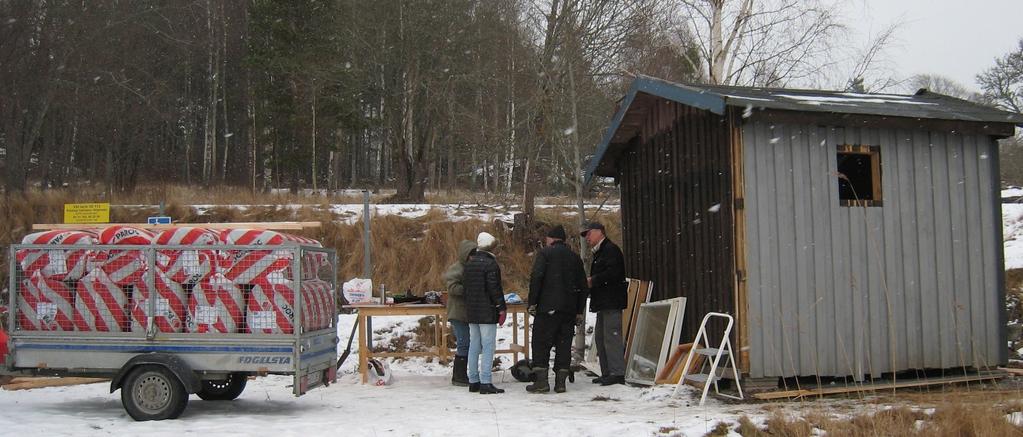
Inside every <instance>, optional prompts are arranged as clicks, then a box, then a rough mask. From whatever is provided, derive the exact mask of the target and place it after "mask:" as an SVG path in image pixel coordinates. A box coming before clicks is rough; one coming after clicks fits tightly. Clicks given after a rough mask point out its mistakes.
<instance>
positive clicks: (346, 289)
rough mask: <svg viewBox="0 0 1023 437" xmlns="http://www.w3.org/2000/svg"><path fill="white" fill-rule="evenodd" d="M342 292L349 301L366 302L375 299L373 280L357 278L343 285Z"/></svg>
mask: <svg viewBox="0 0 1023 437" xmlns="http://www.w3.org/2000/svg"><path fill="white" fill-rule="evenodd" d="M341 292H342V293H344V295H345V300H347V301H348V303H353V304H354V303H366V302H372V301H373V280H372V279H361V278H355V279H352V280H350V281H348V282H345V283H344V284H343V285H341Z"/></svg>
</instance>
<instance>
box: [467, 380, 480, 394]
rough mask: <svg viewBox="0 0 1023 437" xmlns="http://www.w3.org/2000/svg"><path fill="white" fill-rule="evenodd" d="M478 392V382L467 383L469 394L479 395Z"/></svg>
mask: <svg viewBox="0 0 1023 437" xmlns="http://www.w3.org/2000/svg"><path fill="white" fill-rule="evenodd" d="M479 391H480V383H478V382H470V383H469V393H479Z"/></svg>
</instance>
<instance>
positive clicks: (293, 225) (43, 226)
mask: <svg viewBox="0 0 1023 437" xmlns="http://www.w3.org/2000/svg"><path fill="white" fill-rule="evenodd" d="M321 225H322V223H320V222H239V223H172V224H169V225H150V224H146V223H93V224H73V223H36V224H33V225H32V230H33V231H47V230H51V229H100V228H106V227H109V226H131V227H134V228H140V229H154V230H160V229H174V228H179V227H183V226H188V227H198V228H206V229H266V230H272V231H288V230H292V231H297V230H302V229H307V228H318V227H320V226H321Z"/></svg>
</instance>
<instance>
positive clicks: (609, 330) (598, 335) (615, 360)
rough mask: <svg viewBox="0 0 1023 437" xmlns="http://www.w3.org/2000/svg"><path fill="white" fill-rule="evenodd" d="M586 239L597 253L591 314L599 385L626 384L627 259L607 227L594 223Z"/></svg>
mask: <svg viewBox="0 0 1023 437" xmlns="http://www.w3.org/2000/svg"><path fill="white" fill-rule="evenodd" d="M579 235H581V236H583V237H584V238H586V243H588V244H589V245H590V248H591V249H590V250H591V251H592V252H593V262H592V263H591V264H590V276H589V277H588V278H586V282H587V284H588V285H589V286H590V311H592V312H595V313H597V324H596V326H594V327H593V341H594V343H596V344H597V358H598V359H599V360H600V377H598V378H596V379H594V380H593V382H594V383H595V384H600V385H612V384H624V383H625V346H624V343H622V310H624V309H625V306H626V301H627V300H628V285H627V284H626V283H625V257H624V256H622V250H621V249H619V248H618V246H617V245H616V244H614V243H613V242H612V241H611V240H609V239H607V236H606V235H605V234H604V225H602V224H600V223H597V222H590V223H588V224H587V225H586V226H584V227H583V231H582V232H581V233H580V234H579Z"/></svg>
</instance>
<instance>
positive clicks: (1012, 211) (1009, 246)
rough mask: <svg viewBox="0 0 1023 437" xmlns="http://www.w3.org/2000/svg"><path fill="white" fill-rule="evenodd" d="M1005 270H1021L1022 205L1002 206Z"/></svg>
mask: <svg viewBox="0 0 1023 437" xmlns="http://www.w3.org/2000/svg"><path fill="white" fill-rule="evenodd" d="M1002 227H1003V228H1002V229H1003V230H1002V239H1003V240H1004V241H1005V269H1006V270H1009V269H1019V268H1023V203H1003V204H1002Z"/></svg>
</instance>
